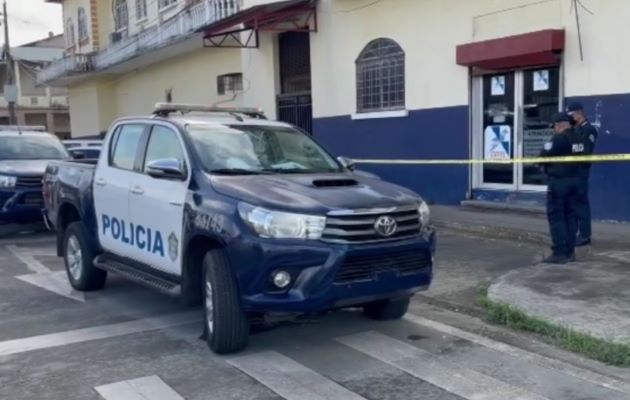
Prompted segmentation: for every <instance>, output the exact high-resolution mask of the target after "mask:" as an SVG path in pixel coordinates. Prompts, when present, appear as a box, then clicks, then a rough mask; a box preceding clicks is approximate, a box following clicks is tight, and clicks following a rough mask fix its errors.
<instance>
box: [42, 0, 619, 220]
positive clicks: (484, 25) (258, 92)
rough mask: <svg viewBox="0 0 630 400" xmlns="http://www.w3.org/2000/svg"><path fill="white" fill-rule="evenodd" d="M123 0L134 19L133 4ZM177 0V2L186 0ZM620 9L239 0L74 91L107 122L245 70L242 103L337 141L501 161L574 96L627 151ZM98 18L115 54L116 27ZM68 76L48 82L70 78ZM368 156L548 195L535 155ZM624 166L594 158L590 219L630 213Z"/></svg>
mask: <svg viewBox="0 0 630 400" xmlns="http://www.w3.org/2000/svg"><path fill="white" fill-rule="evenodd" d="M79 1H81V0H68V1H64V2H63V3H64V10H70V9H72V10H73V11H70V13H71V14H73V15H74V14H77V15H78V13H75V11H74V9H73V8H72V7H74V6H72V7H71V6H70V4H74V3H76V2H79ZM128 1H129V2H130V4H131V3H134V4H135V6H136V7H135V8H129V10H130V11H129V13H130V14H129V15H130V17H129V20H131V19H132V18H131V14H132V11H133V12H135V11H136V10H137V4H136V3H135V2H134V1H133V0H128ZM66 3H67V4H68V5H66ZM85 3H86V4H85V7H88V6H89V4H87V3H89V0H85ZM94 3H96V2H95V1H94ZM108 3H110V2H109V1H108ZM160 3H162V2H160ZM175 3H177V4H176V5H169V6H170V7H174V8H173V10H175V9H177V8H178V7H179V8H181V7H183V8H185V7H186V6H190V4H188V3H182V4H179V3H180V2H175ZM194 3H196V4H195V5H193V6H196V7H201V6H199V4H206V6H204V7H210V5H212V6H214V7H216V2H212V1H200V2H194ZM99 4H100V2H99ZM111 6H112V4H108V5H107V7H108V9H112V10H116V8H115V7H113V8H112V7H111ZM93 8H98V7H91V8H90V9H93ZM173 12H175V11H173ZM110 15H111V11H110ZM626 15H630V3H628V2H627V1H625V0H607V1H606V2H602V1H587V0H583V1H580V2H577V1H574V0H547V1H533V0H474V1H460V0H382V1H376V2H374V1H368V0H343V1H342V0H319V1H315V0H302V1H300V0H294V1H275V2H271V1H260V0H256V1H254V0H252V1H245V2H240V3H239V4H237V5H235V6H234V7H232V8H230V12H229V14H222V15H221V16H219V17H217V18H215V19H213V20H212V21H205V22H208V23H205V24H202V25H198V26H199V28H198V32H199V33H198V35H197V36H194V37H192V36H191V38H190V39H189V40H191V48H192V47H194V46H193V45H192V42H196V45H197V48H194V49H192V50H191V49H188V48H186V49H184V47H183V46H181V45H177V46H175V47H174V48H167V49H166V50H165V49H164V48H158V49H154V50H146V49H145V51H144V52H143V53H142V56H141V57H139V58H143V57H144V58H146V59H147V62H145V63H140V62H139V61H132V63H131V64H130V65H132V66H134V65H136V64H134V63H137V65H141V66H136V67H135V68H133V69H128V67H124V65H125V64H124V63H120V64H117V66H115V67H112V68H113V69H111V70H110V72H107V73H104V74H99V73H98V72H96V73H95V72H91V73H89V74H87V75H85V74H84V75H83V76H82V78H81V79H83V81H82V82H80V83H76V84H75V85H74V86H71V89H70V93H71V95H70V98H71V100H70V101H71V106H72V105H74V104H75V101H76V103H77V106H76V107H77V108H76V109H77V110H83V111H82V112H85V113H86V115H94V112H95V111H94V109H97V110H98V113H99V114H101V113H104V114H106V115H103V117H99V118H100V119H102V120H103V121H105V120H111V118H113V117H114V116H115V115H121V114H124V113H128V112H132V113H133V112H139V111H146V110H148V108H149V107H150V106H151V104H152V103H153V102H154V99H153V98H154V97H155V98H159V97H161V96H163V93H164V91H165V89H166V88H167V87H168V88H172V89H173V92H172V94H173V100H174V101H181V102H185V101H196V102H202V103H215V102H220V101H222V100H223V99H224V97H221V96H219V95H218V93H219V91H218V88H217V87H214V86H212V85H214V84H216V83H215V82H217V76H219V75H230V74H233V75H232V76H238V74H242V81H241V86H240V88H242V89H243V90H242V91H238V93H237V95H236V96H233V97H230V99H233V104H243V105H249V106H258V107H262V108H263V109H264V110H265V111H266V112H267V114H268V115H269V116H270V117H272V118H278V119H281V120H285V121H289V122H292V123H295V124H297V125H298V126H300V127H302V128H303V129H305V130H307V131H309V132H311V133H312V134H313V135H314V137H315V138H316V139H317V140H319V141H320V142H321V143H323V144H324V145H325V146H326V147H327V148H328V149H330V150H331V151H332V152H333V153H334V154H335V155H345V156H349V157H354V158H357V159H385V160H404V159H421V160H427V159H430V160H440V159H458V160H468V159H477V160H480V159H483V160H486V161H493V160H501V161H503V160H506V159H512V158H521V157H528V156H534V155H537V154H538V152H539V151H540V149H541V147H542V145H543V143H544V142H545V141H546V140H547V139H548V138H549V136H550V135H551V133H552V131H551V130H550V129H549V122H550V120H551V116H552V115H553V114H554V113H555V112H557V111H559V110H562V109H563V108H564V107H565V106H566V105H567V104H568V102H570V101H574V100H577V101H581V102H582V103H583V105H584V106H585V109H586V113H587V114H588V116H589V118H590V119H591V121H592V122H593V123H594V124H595V125H596V126H597V127H598V128H599V130H600V137H599V141H598V143H597V152H598V153H602V154H605V153H630V130H628V124H627V122H626V119H627V118H626V117H625V115H627V114H628V112H629V111H630V75H629V74H627V72H626V71H628V70H630V55H629V54H628V53H627V52H624V51H622V50H621V49H620V47H619V46H617V45H616V43H617V42H616V41H615V40H614V38H623V37H628V35H629V34H630V25H629V24H627V23H626V22H625V16H626ZM110 19H111V18H110ZM91 20H92V21H94V19H93V18H92V19H91ZM97 20H98V25H99V29H97V30H98V31H99V32H100V33H99V40H98V43H99V46H101V47H102V48H105V49H106V50H105V51H106V52H107V51H108V48H106V47H103V46H106V43H107V41H108V40H110V37H111V33H107V32H111V31H112V30H114V28H113V26H114V25H112V23H110V25H109V26H110V28H108V29H103V28H102V25H103V24H104V23H103V22H100V21H101V18H100V17H99V18H97ZM162 23H163V22H162ZM184 24H185V23H183V22H180V25H184ZM131 25H132V24H131V23H130V24H129V27H128V28H127V29H128V31H127V34H128V35H129V34H133V32H132V30H133V29H136V28H135V27H133V28H132V27H131ZM121 29H123V28H122V27H121ZM92 31H94V29H92ZM196 32H197V31H196ZM124 34H125V33H124V31H123V35H124ZM136 35H137V34H136ZM129 37H131V36H129ZM208 43H210V44H211V47H213V48H212V49H208V48H204V47H203V44H206V45H207V44H208ZM228 45H229V47H228ZM168 49H170V50H168ZM175 49H179V50H175ZM91 50H92V51H94V50H95V48H94V46H93V47H92V49H91ZM102 52H103V50H100V51H99V52H98V53H95V54H96V57H99V55H100V54H101V53H102ZM189 59H190V61H189ZM157 60H159V61H157ZM193 60H194V61H193ZM48 72H50V71H44V75H45V73H48ZM61 75H62V76H63V77H62V78H58V77H57V78H55V79H50V76H48V81H49V82H50V81H64V80H67V79H68V78H67V76H68V74H61ZM112 75H114V77H112ZM69 76H70V77H71V78H70V79H76V78H77V75H73V74H69ZM204 77H205V79H204ZM187 78H190V79H191V81H190V83H185V82H186V79H187ZM112 81H113V82H115V83H111V82H112ZM217 86H218V85H217ZM209 87H210V90H208V88H209ZM103 88H109V89H107V90H104V89H103ZM99 90H100V91H99ZM73 91H74V93H75V94H74V95H73ZM130 92H134V93H132V94H130ZM125 96H129V97H125ZM125 99H126V100H125ZM99 106H100V107H99ZM144 107H146V108H144ZM71 108H72V107H71ZM88 110H91V111H89V112H88ZM89 113H91V114H89ZM73 115H74V112H73ZM100 119H99V120H100ZM73 121H74V117H73ZM91 122H92V123H93V121H91ZM104 126H105V124H103V125H101V126H99V128H100V129H102V128H103V127H104ZM74 127H75V125H74V122H73V128H74ZM78 128H79V127H78V125H77V129H78ZM364 168H366V169H370V170H372V171H373V172H376V173H377V174H379V175H380V176H382V177H383V178H385V179H388V180H392V181H394V182H397V183H400V184H402V185H405V186H407V187H410V188H412V189H414V190H416V191H417V192H418V193H421V194H422V195H423V196H424V197H426V199H427V200H429V201H430V202H433V203H440V204H459V203H460V202H462V201H464V200H477V201H493V202H501V203H507V204H519V205H521V204H529V205H539V206H542V205H543V204H544V201H545V195H546V181H545V177H544V175H543V174H542V173H541V171H540V169H539V168H538V167H537V166H535V165H528V164H498V163H497V164H492V163H486V164H471V165H466V164H454V165H448V164H445V165H417V166H401V165H395V164H388V163H382V164H376V165H366V166H364ZM629 173H630V164H628V163H627V162H625V163H624V162H620V163H597V164H596V165H594V167H593V169H592V179H591V198H592V203H593V213H594V216H595V217H596V218H599V219H605V220H616V221H628V220H630V185H628V184H627V179H628V178H627V176H630V175H629Z"/></svg>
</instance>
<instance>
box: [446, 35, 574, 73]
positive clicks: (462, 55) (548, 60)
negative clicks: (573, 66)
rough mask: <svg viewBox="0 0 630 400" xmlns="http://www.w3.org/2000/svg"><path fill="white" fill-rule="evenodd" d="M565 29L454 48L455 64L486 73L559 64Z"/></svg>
mask: <svg viewBox="0 0 630 400" xmlns="http://www.w3.org/2000/svg"><path fill="white" fill-rule="evenodd" d="M564 41H565V34H564V30H559V29H548V30H544V31H538V32H531V33H525V34H522V35H516V36H508V37H503V38H499V39H492V40H485V41H482V42H473V43H467V44H462V45H459V46H457V64H459V65H463V66H467V67H476V68H481V69H486V70H502V69H513V68H523V67H532V66H538V65H551V64H558V63H559V62H560V58H559V56H558V55H559V54H560V53H561V52H562V51H563V50H564Z"/></svg>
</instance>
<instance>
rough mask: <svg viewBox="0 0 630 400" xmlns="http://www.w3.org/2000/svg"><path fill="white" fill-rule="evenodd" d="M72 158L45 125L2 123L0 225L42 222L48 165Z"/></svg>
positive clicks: (0, 128) (0, 137)
mask: <svg viewBox="0 0 630 400" xmlns="http://www.w3.org/2000/svg"><path fill="white" fill-rule="evenodd" d="M69 158H70V154H68V152H67V151H66V149H65V148H64V146H63V145H62V144H61V141H60V140H59V139H58V138H57V137H56V136H55V135H53V134H50V133H47V132H45V127H37V126H0V225H6V224H30V223H34V222H39V221H42V209H43V207H44V201H43V198H42V178H43V177H44V171H45V170H46V165H47V164H48V163H49V162H50V161H54V160H65V159H69Z"/></svg>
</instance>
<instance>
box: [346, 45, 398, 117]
mask: <svg viewBox="0 0 630 400" xmlns="http://www.w3.org/2000/svg"><path fill="white" fill-rule="evenodd" d="M356 64H357V111H358V112H360V113H365V112H375V111H390V110H401V109H404V108H405V52H404V51H403V49H402V48H401V47H400V46H399V45H398V43H396V42H395V41H393V40H391V39H384V38H381V39H376V40H373V41H371V42H370V43H368V45H367V46H365V48H364V49H363V51H361V54H360V55H359V58H357V61H356Z"/></svg>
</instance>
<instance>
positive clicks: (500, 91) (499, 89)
mask: <svg viewBox="0 0 630 400" xmlns="http://www.w3.org/2000/svg"><path fill="white" fill-rule="evenodd" d="M490 93H491V94H492V95H493V96H504V95H505V76H503V75H500V76H493V77H492V80H491V82H490Z"/></svg>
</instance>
